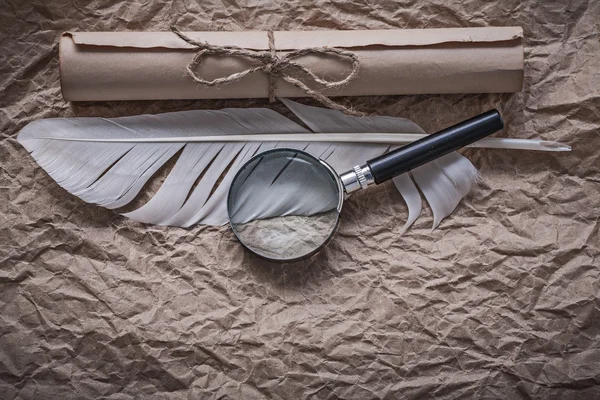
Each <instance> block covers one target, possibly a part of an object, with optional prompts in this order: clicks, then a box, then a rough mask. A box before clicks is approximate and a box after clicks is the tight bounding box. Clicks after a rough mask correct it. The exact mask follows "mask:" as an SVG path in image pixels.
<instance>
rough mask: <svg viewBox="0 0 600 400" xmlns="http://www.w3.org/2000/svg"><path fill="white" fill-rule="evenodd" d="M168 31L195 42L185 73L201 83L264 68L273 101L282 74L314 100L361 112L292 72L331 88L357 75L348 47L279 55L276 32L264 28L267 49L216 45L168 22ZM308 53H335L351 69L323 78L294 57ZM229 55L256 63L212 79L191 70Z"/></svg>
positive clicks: (226, 79) (354, 57)
mask: <svg viewBox="0 0 600 400" xmlns="http://www.w3.org/2000/svg"><path fill="white" fill-rule="evenodd" d="M171 31H173V33H174V34H176V35H177V36H179V38H181V39H182V40H183V41H185V42H186V43H189V44H190V45H192V46H194V47H195V48H196V49H197V50H198V52H197V53H196V55H195V56H194V58H193V59H192V61H191V62H190V63H189V64H188V66H187V68H186V71H187V74H188V75H189V76H190V77H191V78H192V79H193V80H194V81H195V82H197V83H200V84H202V85H204V86H218V85H222V84H228V83H233V82H237V81H239V80H240V79H242V78H243V77H245V76H246V75H249V74H252V73H254V72H259V71H262V72H265V73H266V74H267V75H268V77H269V101H271V102H273V101H275V91H276V87H275V83H276V79H275V78H276V77H281V78H282V79H283V80H284V81H286V82H288V83H290V84H292V85H294V86H295V87H297V88H298V89H300V90H302V91H303V92H304V93H306V94H307V95H308V96H310V97H312V98H313V99H315V100H317V101H318V102H320V103H321V104H323V105H325V106H327V107H329V108H332V109H334V110H338V111H342V112H344V113H346V114H350V115H356V116H363V115H364V114H363V113H360V112H358V111H354V110H353V109H351V108H348V107H345V106H343V105H342V104H339V103H336V102H334V101H333V100H331V99H330V98H329V97H327V96H325V95H323V94H321V93H320V92H318V91H316V90H313V89H311V88H309V87H308V86H307V85H306V84H305V83H304V82H303V81H302V80H300V79H298V78H296V77H294V76H293V75H294V74H297V73H300V74H304V75H306V76H307V77H308V78H309V79H310V80H312V81H313V82H315V83H316V84H318V85H319V86H320V88H321V89H334V88H338V87H341V86H344V85H346V84H348V83H349V82H350V81H352V80H353V79H354V78H356V76H357V75H358V67H359V65H360V63H359V60H358V56H357V55H356V54H354V53H352V52H350V51H346V50H341V49H337V48H327V47H309V48H305V49H300V50H294V51H290V52H288V53H286V54H285V55H282V56H280V55H279V54H278V53H277V49H276V48H275V36H274V35H273V31H271V30H269V31H267V36H268V38H269V51H259V50H250V49H244V48H241V47H238V46H216V45H212V44H210V43H206V42H199V41H197V40H194V39H192V38H190V37H189V36H187V35H185V34H184V33H182V32H181V31H180V30H179V29H178V28H177V27H175V26H171ZM307 54H322V55H335V56H338V57H340V58H341V59H343V60H347V61H349V62H350V63H351V64H352V70H351V71H350V73H349V74H348V75H347V76H346V77H345V78H343V79H341V80H339V81H334V80H328V79H323V78H320V77H318V76H317V75H315V74H314V73H313V72H312V71H311V70H309V69H308V68H306V67H305V66H304V65H302V64H299V63H297V62H295V61H294V60H295V59H296V58H299V57H302V56H304V55H307ZM211 55H212V56H232V57H245V58H249V59H251V60H254V61H255V62H256V63H257V64H258V65H257V66H255V67H250V68H248V69H245V70H243V71H240V72H236V73H233V74H231V75H228V76H224V77H221V78H216V79H214V80H206V79H202V78H201V77H199V76H198V75H197V74H196V72H195V71H194V69H195V68H197V67H198V66H200V65H201V64H202V61H203V59H204V58H205V57H207V56H211Z"/></svg>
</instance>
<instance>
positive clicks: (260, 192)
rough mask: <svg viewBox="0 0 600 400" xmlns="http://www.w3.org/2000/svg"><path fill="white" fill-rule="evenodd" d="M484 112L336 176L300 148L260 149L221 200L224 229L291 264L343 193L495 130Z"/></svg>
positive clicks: (318, 238) (315, 242)
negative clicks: (225, 221)
mask: <svg viewBox="0 0 600 400" xmlns="http://www.w3.org/2000/svg"><path fill="white" fill-rule="evenodd" d="M503 126H504V123H503V121H502V117H501V116H500V113H499V112H498V111H497V110H491V111H488V112H486V113H483V114H480V115H478V116H476V117H473V118H471V119H468V120H466V121H463V122H461V123H459V124H457V125H454V126H451V127H450V128H446V129H444V130H442V131H440V132H438V133H435V134H432V135H429V136H427V137H426V138H424V139H421V140H418V141H416V142H414V143H411V144H409V145H407V146H404V147H401V148H399V149H396V150H394V151H392V152H389V153H387V154H384V155H382V156H379V157H376V158H374V159H372V160H369V161H367V163H366V164H364V165H357V166H356V167H354V168H353V169H352V170H351V171H348V172H346V173H344V174H341V175H340V176H338V174H337V173H336V172H335V171H334V170H333V169H332V168H331V167H330V166H329V165H328V164H327V163H326V162H324V161H322V160H319V159H318V158H316V157H314V156H312V155H310V154H309V153H307V152H304V151H301V150H295V149H288V148H277V149H273V150H268V151H265V152H263V153H260V154H258V155H256V156H255V157H253V158H251V159H250V160H248V161H247V162H246V163H245V164H244V165H243V166H242V167H241V168H240V170H239V171H238V173H237V174H236V176H235V177H234V179H233V181H232V183H231V187H230V188H229V195H228V198H227V212H228V214H229V222H230V225H231V228H232V230H233V232H234V234H235V236H236V237H237V239H238V240H239V241H240V242H241V243H242V245H243V246H244V247H245V248H246V249H248V250H249V251H251V252H253V253H254V254H256V255H258V256H260V257H262V258H265V259H267V260H270V261H277V262H295V261H300V260H303V259H305V258H308V257H310V256H312V255H314V254H316V253H317V252H319V251H320V250H321V249H322V248H323V247H324V246H325V245H326V244H327V243H328V242H329V240H331V238H332V237H333V234H334V233H335V230H336V227H337V225H338V221H339V217H340V212H341V210H342V205H343V202H344V197H345V196H346V195H349V194H351V193H353V192H355V191H357V190H361V189H366V188H367V187H369V186H370V185H374V184H375V185H378V184H380V183H382V182H385V181H387V180H389V179H392V178H394V177H396V176H398V175H400V174H403V173H406V172H408V171H410V170H411V169H414V168H417V167H419V166H421V165H423V164H425V163H428V162H431V161H433V160H435V159H436V158H439V157H442V156H444V155H446V154H448V153H450V152H452V151H455V150H457V149H459V148H461V147H464V146H467V145H469V144H471V143H473V142H476V141H477V140H479V139H482V138H484V137H486V136H488V135H490V134H492V133H494V132H496V131H499V130H501V129H502V128H503Z"/></svg>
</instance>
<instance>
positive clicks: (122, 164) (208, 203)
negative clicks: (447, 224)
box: [17, 99, 565, 229]
mask: <svg viewBox="0 0 600 400" xmlns="http://www.w3.org/2000/svg"><path fill="white" fill-rule="evenodd" d="M283 101H284V103H285V104H286V105H287V107H288V108H290V109H291V110H292V112H294V113H295V114H296V115H297V116H298V117H299V118H300V119H301V120H302V121H303V122H304V123H305V124H306V125H307V126H308V127H309V128H310V129H311V130H308V129H306V128H304V127H302V126H300V125H298V124H297V123H295V122H293V121H291V120H290V119H288V118H286V117H284V116H282V115H281V114H279V113H277V112H275V111H273V110H269V109H224V110H220V111H207V110H196V111H182V112H173V113H165V114H159V115H140V116H133V117H121V118H112V119H107V118H56V119H46V120H39V121H35V122H32V123H30V124H29V125H27V126H26V127H24V128H23V129H22V130H21V132H19V135H18V138H17V139H18V141H19V142H20V143H21V144H22V145H23V146H24V147H25V148H26V149H27V150H28V151H29V152H30V153H31V155H32V157H33V158H34V159H35V160H36V161H37V162H38V164H39V165H40V166H41V167H42V168H43V169H44V170H46V172H47V173H48V174H49V175H50V176H51V177H52V178H53V179H54V180H55V181H56V182H57V183H58V184H59V185H61V186H62V187H63V188H65V189H66V190H67V191H69V192H70V193H72V194H74V195H76V196H78V197H80V198H81V199H82V200H84V201H86V202H89V203H94V204H98V205H101V206H103V207H106V208H111V209H115V208H120V207H123V206H125V205H127V204H129V203H130V202H131V201H132V200H133V199H134V198H135V197H136V196H137V195H138V194H139V193H140V191H141V190H142V188H143V186H144V185H145V184H146V183H147V182H148V180H149V179H150V178H151V177H152V176H153V175H154V174H155V173H156V172H157V171H158V170H159V169H160V168H161V167H162V166H163V165H165V163H166V162H167V161H169V160H171V159H173V158H174V157H175V156H176V155H177V160H176V162H175V164H174V166H173V168H172V170H171V171H170V173H169V175H168V176H167V178H166V179H165V181H164V182H163V184H162V185H161V187H160V188H159V190H158V191H157V192H156V193H155V194H154V196H153V197H152V198H151V199H150V200H149V201H148V202H147V203H146V204H144V205H143V206H142V207H140V208H138V209H136V210H134V211H132V212H129V213H125V215H126V216H128V217H129V218H132V219H134V220H137V221H141V222H146V223H153V224H158V225H174V226H183V227H188V226H191V225H194V224H206V225H223V224H225V223H227V221H228V218H227V209H226V201H225V200H226V196H227V191H228V189H229V184H230V183H231V180H232V179H233V177H234V175H235V173H236V172H237V170H238V169H239V167H240V166H241V165H242V164H243V163H245V162H246V161H247V160H249V159H250V158H251V157H253V156H254V155H256V154H258V153H260V152H263V151H265V150H268V149H271V148H275V147H292V148H297V149H303V150H305V151H308V152H309V153H311V154H313V155H315V156H317V157H319V158H321V159H323V160H325V161H327V162H328V163H329V164H330V165H331V166H332V167H333V168H334V169H335V170H336V171H337V172H338V173H342V172H345V171H346V170H348V169H350V168H352V167H353V166H354V165H357V164H361V163H364V162H365V161H367V160H368V159H370V158H373V157H375V156H378V155H380V154H383V153H385V152H386V151H388V150H389V149H390V146H393V145H398V144H404V143H409V142H411V141H414V140H417V139H419V138H421V137H423V135H424V132H423V130H422V129H421V128H420V127H419V126H418V125H416V124H415V123H413V122H412V121H409V120H406V119H403V118H391V117H363V118H359V117H349V116H346V115H344V114H342V113H340V112H338V111H333V110H328V109H322V108H318V107H310V106H305V105H301V104H298V103H295V102H293V101H290V100H286V99H283ZM323 132H327V133H323ZM369 132H377V133H369ZM396 132H405V134H398V133H396ZM365 140H367V141H370V142H368V143H365ZM486 140H487V141H488V142H487V143H488V144H487V145H486V144H485V142H484V141H481V142H478V145H479V146H481V145H484V146H487V147H503V146H504V147H507V148H530V149H537V150H550V151H560V150H565V147H561V146H562V145H559V144H556V143H554V142H544V141H523V140H518V139H507V140H504V141H503V140H502V139H493V140H492V139H486ZM482 142H484V143H483V144H482ZM476 177H477V171H476V170H475V168H474V167H473V165H472V164H471V163H470V162H469V161H468V160H467V159H466V158H464V157H462V156H460V155H458V154H457V153H453V154H451V155H448V156H446V157H443V158H442V159H439V160H437V161H436V162H434V163H430V164H427V165H425V166H422V167H420V168H418V169H417V170H415V171H413V178H414V181H413V180H412V179H411V178H410V177H409V176H408V175H403V176H400V177H398V178H395V179H394V184H395V185H396V187H397V188H398V190H399V191H400V193H401V194H402V196H403V198H404V199H405V201H406V203H407V205H408V209H409V215H408V221H407V223H406V225H405V227H404V229H405V228H407V227H408V226H410V225H411V224H412V223H413V222H414V220H416V219H417V217H418V216H419V213H420V211H421V207H422V206H421V197H420V195H419V191H418V189H417V185H418V187H419V188H420V189H421V191H422V192H423V194H424V196H425V198H426V200H427V201H428V203H429V204H430V206H431V207H432V209H433V210H434V226H437V224H438V223H439V221H441V219H443V218H444V217H446V216H447V215H449V214H450V213H451V212H452V210H453V209H454V208H455V207H456V205H457V204H458V202H460V200H461V199H462V198H463V197H464V196H465V195H466V194H467V193H468V191H469V190H470V188H471V185H472V183H473V182H474V181H475V179H476ZM415 182H416V185H415ZM290 195H293V194H290ZM277 201H279V202H280V204H279V205H277V206H275V205H274V206H273V208H272V209H270V210H267V209H265V210H263V211H261V212H263V214H261V215H262V217H268V216H269V213H273V212H274V211H273V210H278V211H277V212H281V210H282V207H283V208H285V207H284V205H285V204H286V203H285V202H286V199H285V198H283V197H282V198H280V199H277Z"/></svg>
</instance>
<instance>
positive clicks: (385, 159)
mask: <svg viewBox="0 0 600 400" xmlns="http://www.w3.org/2000/svg"><path fill="white" fill-rule="evenodd" d="M503 127H504V122H503V121H502V117H501V116H500V113H499V112H498V110H490V111H488V112H485V113H483V114H480V115H477V116H475V117H473V118H471V119H468V120H466V121H463V122H461V123H458V124H456V125H453V126H451V127H449V128H446V129H444V130H442V131H439V132H437V133H434V134H432V135H429V136H427V137H426V138H423V139H421V140H417V141H416V142H413V143H411V144H409V145H407V146H404V147H401V148H399V149H397V150H394V151H392V152H390V153H387V154H384V155H382V156H379V157H376V158H373V159H372V160H369V161H367V165H368V166H369V169H370V170H371V171H370V172H371V174H372V176H373V180H374V181H375V183H376V184H380V183H382V182H385V181H387V180H388V179H392V178H394V177H396V176H398V175H400V174H403V173H405V172H408V171H410V170H411V169H415V168H417V167H419V166H421V165H423V164H426V163H428V162H431V161H433V160H435V159H436V158H439V157H442V156H444V155H446V154H448V153H451V152H453V151H455V150H458V149H460V148H461V147H465V146H467V145H469V144H471V143H474V142H476V141H478V140H480V139H482V138H484V137H486V136H488V135H491V134H492V133H494V132H497V131H499V130H501V129H502V128H503Z"/></svg>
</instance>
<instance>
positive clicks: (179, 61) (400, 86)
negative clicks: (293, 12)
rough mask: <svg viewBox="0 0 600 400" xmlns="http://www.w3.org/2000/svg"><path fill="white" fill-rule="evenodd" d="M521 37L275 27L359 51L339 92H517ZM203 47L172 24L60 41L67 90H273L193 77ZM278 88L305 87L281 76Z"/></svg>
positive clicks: (236, 35)
mask: <svg viewBox="0 0 600 400" xmlns="http://www.w3.org/2000/svg"><path fill="white" fill-rule="evenodd" d="M188 35H189V36H190V37H192V38H194V39H196V40H198V41H203V42H207V43H209V44H212V45H218V46H227V45H235V46H239V47H243V48H245V49H251V50H260V51H265V50H268V48H269V47H268V40H267V32H259V31H249V32H248V31H245V32H231V31H230V32H190V33H188ZM522 37H523V30H522V28H520V27H486V28H449V29H404V30H402V29H387V30H345V31H291V32H289V31H282V32H281V31H276V32H274V38H275V46H276V48H277V49H278V50H282V51H286V50H299V49H303V48H322V47H333V48H341V49H346V50H350V51H352V52H353V53H354V54H356V55H357V56H358V58H359V62H360V69H359V74H358V76H357V77H356V78H355V79H354V80H353V81H351V82H350V83H349V84H347V85H344V86H343V87H341V88H335V89H328V90H320V91H322V92H323V93H324V94H326V95H330V96H344V95H346V96H363V95H384V94H387V95H396V94H417V93H501V92H518V91H520V90H521V87H522V84H523V45H522ZM196 51H197V50H194V48H193V46H191V45H189V44H188V43H186V42H185V41H183V40H181V39H180V38H178V37H177V36H176V35H175V34H174V33H172V32H66V33H65V34H64V35H63V36H62V37H61V40H60V50H59V54H60V56H59V57H60V82H61V87H62V94H63V96H64V98H65V100H70V101H97V100H156V99H197V98H204V99H208V98H257V97H268V96H269V93H268V87H269V85H268V80H267V79H268V78H267V75H266V74H265V73H262V72H260V73H259V72H256V73H253V74H250V75H247V76H245V77H244V78H242V79H241V80H240V81H238V82H234V83H230V84H222V85H219V86H214V87H207V86H202V85H199V84H196V83H194V82H193V81H192V79H191V78H190V77H189V76H188V75H186V67H187V65H188V64H189V62H190V61H191V59H192V58H193V56H194V54H195V52H196ZM298 62H299V63H300V64H302V65H304V66H306V67H307V68H309V69H310V70H311V71H312V72H313V73H315V74H317V76H323V77H327V78H329V79H333V78H335V80H340V79H343V78H344V74H348V73H349V72H350V71H349V68H350V64H349V62H348V61H344V60H343V59H340V58H339V57H333V56H331V57H327V56H316V55H306V56H303V57H302V58H301V59H298ZM253 66H256V63H252V62H251V61H249V60H248V59H246V58H243V57H233V56H228V57H207V59H206V60H205V61H203V65H202V66H201V67H198V68H196V72H197V73H198V74H201V75H202V76H203V78H204V79H209V80H212V79H215V78H219V77H224V76H227V75H230V74H234V73H237V72H240V71H243V70H245V69H247V68H251V67H253ZM292 76H295V77H299V78H302V77H303V76H302V75H301V74H300V75H298V74H295V75H292ZM306 83H307V84H308V85H309V86H310V87H311V88H313V89H319V87H318V86H315V85H313V84H312V83H311V82H309V81H307V82H306ZM276 95H278V96H283V97H295V96H306V94H305V93H304V92H303V91H302V90H300V89H298V88H296V87H294V86H293V85H291V84H289V83H287V82H285V81H283V79H281V78H278V79H277V91H276Z"/></svg>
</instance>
